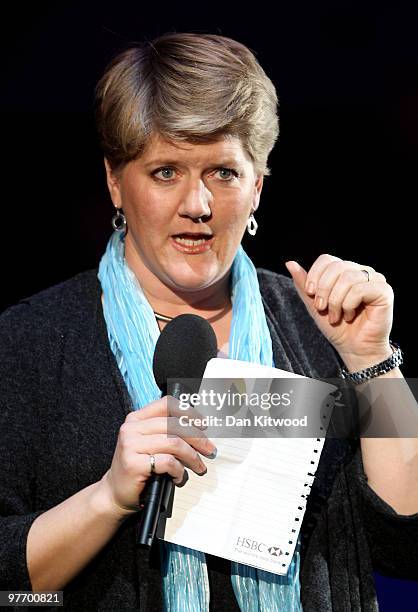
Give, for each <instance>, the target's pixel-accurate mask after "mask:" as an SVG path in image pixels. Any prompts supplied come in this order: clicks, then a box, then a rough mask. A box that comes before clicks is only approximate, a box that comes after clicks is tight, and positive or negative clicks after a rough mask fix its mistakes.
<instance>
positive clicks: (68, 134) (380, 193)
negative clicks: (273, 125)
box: [0, 0, 418, 611]
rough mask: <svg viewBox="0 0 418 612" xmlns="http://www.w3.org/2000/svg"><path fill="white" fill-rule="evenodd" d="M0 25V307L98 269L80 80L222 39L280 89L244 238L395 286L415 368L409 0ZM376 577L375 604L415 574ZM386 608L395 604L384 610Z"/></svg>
mask: <svg viewBox="0 0 418 612" xmlns="http://www.w3.org/2000/svg"><path fill="white" fill-rule="evenodd" d="M8 10H9V14H8V15H7V16H6V15H4V14H3V15H2V25H1V26H0V27H1V33H2V36H1V79H0V81H1V88H2V95H1V102H0V104H1V107H0V112H1V115H0V116H1V128H2V129H1V137H2V138H1V145H2V170H3V172H2V184H1V186H2V189H1V193H2V199H1V200H2V202H1V208H2V216H1V220H2V222H1V229H2V232H1V235H2V240H1V247H0V256H1V262H2V266H1V268H2V272H3V282H2V291H1V295H0V310H2V309H3V308H6V307H7V306H9V305H11V304H13V303H15V302H16V301H18V300H19V299H21V298H23V297H27V296H29V295H31V294H33V293H35V292H37V291H39V290H41V289H43V288H46V287H48V286H50V285H52V284H55V283H58V282H60V281H62V280H65V279H67V278H69V277H71V276H72V275H74V274H76V273H77V272H80V271H82V270H85V269H88V268H91V267H94V266H97V265H98V262H99V259H100V256H101V254H102V252H103V250H104V248H105V244H106V242H107V239H108V237H109V235H110V232H111V227H110V219H111V216H112V214H113V213H112V206H111V202H110V199H109V197H108V194H107V191H106V186H105V181H104V170H103V165H102V157H101V154H100V151H99V149H98V146H97V143H96V135H95V127H94V123H93V116H92V105H93V89H94V85H95V83H96V81H97V80H98V78H99V76H100V74H101V72H102V71H103V69H104V67H105V65H106V64H107V63H108V61H109V60H110V59H111V57H112V56H113V55H114V54H115V53H116V52H118V51H120V50H121V49H123V48H124V47H125V46H126V45H127V44H128V43H130V42H132V41H135V40H142V39H143V38H148V39H152V38H153V37H155V36H157V35H159V34H162V33H164V32H166V31H172V30H176V31H194V32H208V33H217V34H222V35H225V36H230V37H232V38H236V39H237V40H239V41H241V42H243V43H245V44H246V45H247V46H249V47H250V48H251V49H252V50H253V51H254V52H255V53H256V55H257V57H258V59H259V61H260V63H261V64H262V66H263V67H264V69H265V70H266V72H267V74H268V75H269V76H270V78H271V79H272V80H273V82H274V83H275V85H276V87H277V89H278V93H279V96H280V106H281V110H280V117H281V135H280V140H279V143H278V144H277V145H276V148H275V150H274V151H273V153H272V154H271V156H270V162H269V165H270V167H271V168H272V176H271V177H268V178H267V179H265V185H264V191H263V196H262V201H261V207H260V209H259V213H258V215H257V220H258V222H259V230H258V234H257V236H256V237H255V238H251V239H250V238H246V239H245V243H244V246H245V248H246V250H247V252H248V253H249V254H250V256H251V257H252V259H253V261H254V262H255V264H256V265H257V266H263V267H267V268H270V269H272V270H275V271H279V272H282V273H285V274H287V270H286V268H285V266H284V262H285V261H286V260H287V259H289V258H292V259H293V258H294V259H297V260H298V261H299V262H300V263H302V265H304V266H305V267H309V266H310V265H311V264H312V263H313V262H314V260H315V259H316V257H318V255H320V254H321V253H332V254H335V255H337V256H338V257H341V258H343V259H349V260H352V261H357V262H359V263H363V264H367V265H371V266H373V267H374V268H375V269H376V270H378V271H381V272H383V273H384V274H385V276H386V277H387V280H388V282H389V283H390V284H391V285H392V286H393V288H394V290H395V322H394V327H393V333H392V338H393V339H394V340H397V341H398V342H399V343H400V344H401V346H402V347H403V349H404V352H405V354H406V360H405V365H404V367H403V372H404V374H405V375H407V376H410V377H413V376H416V367H415V361H414V357H415V351H414V349H415V344H414V341H415V338H416V331H415V330H416V326H415V316H416V310H417V309H416V304H415V299H416V297H415V296H416V294H417V290H416V277H415V267H416V257H415V249H416V242H417V238H416V235H415V234H416V231H415V227H416V223H415V220H414V217H415V215H414V213H415V204H416V198H417V188H416V168H417V162H418V9H417V8H416V7H415V6H414V3H413V2H410V3H406V2H382V1H380V2H367V1H366V0H363V1H361V2H349V1H339V0H328V1H325V0H319V1H317V2H312V1H296V0H293V1H287V2H281V1H278V2H276V3H274V4H271V5H270V4H268V3H267V2H265V0H260V1H258V2H254V3H253V4H252V5H251V4H250V5H247V7H246V6H244V4H243V3H242V2H233V3H226V2H208V3H203V2H201V3H199V2H161V1H160V2H147V3H140V2H126V1H120V2H117V3H116V2H100V3H99V2H95V1H92V2H89V3H87V2H78V1H74V2H71V3H70V2H38V3H36V5H35V4H31V5H29V4H28V5H26V6H24V5H20V4H17V3H16V5H15V6H14V7H10V6H9V7H8ZM377 578H378V585H379V598H380V600H381V609H382V610H384V611H385V610H394V609H398V610H402V611H406V610H412V603H411V607H409V604H408V601H412V598H415V601H416V600H417V595H418V584H417V583H402V584H401V588H399V586H398V587H397V581H394V580H393V581H391V580H389V579H385V580H384V581H383V579H380V578H379V577H377ZM395 606H396V608H395Z"/></svg>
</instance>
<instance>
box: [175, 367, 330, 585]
mask: <svg viewBox="0 0 418 612" xmlns="http://www.w3.org/2000/svg"><path fill="white" fill-rule="evenodd" d="M218 362H221V363H218ZM232 372H233V373H232ZM233 376H235V377H236V376H242V377H244V376H248V377H257V376H259V377H260V378H261V377H263V376H265V377H267V376H271V377H280V376H281V377H290V376H295V377H297V375H294V374H291V373H289V372H283V371H282V370H277V369H275V368H266V367H265V366H258V365H256V366H255V365H253V364H248V363H244V362H236V361H233V360H223V359H213V360H211V362H209V364H208V368H207V370H206V372H205V377H206V378H217V377H218V378H226V377H233ZM315 384H317V385H321V384H322V385H325V386H328V387H331V385H327V383H323V382H320V381H315ZM326 416H327V419H328V418H329V415H326ZM325 428H326V419H324V429H325ZM212 439H213V442H214V443H215V444H216V446H217V449H218V454H217V456H216V458H215V459H213V460H210V459H204V461H205V463H206V465H207V467H208V471H207V473H206V474H205V475H204V476H197V475H196V474H194V472H192V471H191V470H188V471H189V481H188V482H187V484H186V485H185V486H184V487H182V488H176V490H175V496H174V504H173V509H172V516H171V518H169V519H168V520H167V523H166V527H165V533H164V540H167V541H169V542H173V543H176V544H179V545H182V546H187V547H189V548H194V549H196V550H201V551H203V552H206V553H210V554H212V555H216V556H219V557H224V558H226V559H230V560H231V561H237V562H239V563H245V564H246V565H251V566H253V567H257V568H260V569H263V570H266V571H269V572H273V573H276V574H281V575H284V574H286V573H287V570H288V567H289V564H290V562H291V559H292V555H293V552H294V549H295V546H296V543H297V540H298V536H299V531H300V528H301V523H302V520H303V516H304V513H305V508H306V502H307V498H308V496H309V492H310V488H311V486H312V483H313V481H314V478H315V472H316V469H317V467H318V463H319V459H320V456H321V451H322V447H323V444H324V438H323V437H317V438H292V439H283V438H281V439H277V438H245V437H244V438H216V439H215V438H212Z"/></svg>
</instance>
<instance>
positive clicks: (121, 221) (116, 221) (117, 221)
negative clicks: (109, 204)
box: [112, 206, 126, 232]
mask: <svg viewBox="0 0 418 612" xmlns="http://www.w3.org/2000/svg"><path fill="white" fill-rule="evenodd" d="M115 208H116V214H115V215H113V217H112V227H113V229H114V230H115V232H124V231H125V230H126V217H125V215H124V214H123V212H121V210H122V209H121V208H118V207H117V206H116V207H115Z"/></svg>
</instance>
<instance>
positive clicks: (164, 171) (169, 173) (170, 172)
mask: <svg viewBox="0 0 418 612" xmlns="http://www.w3.org/2000/svg"><path fill="white" fill-rule="evenodd" d="M152 174H153V176H156V177H157V178H159V179H161V180H163V181H165V180H170V179H172V178H174V168H170V167H166V168H159V169H158V170H155V172H153V173H152ZM158 174H160V176H158Z"/></svg>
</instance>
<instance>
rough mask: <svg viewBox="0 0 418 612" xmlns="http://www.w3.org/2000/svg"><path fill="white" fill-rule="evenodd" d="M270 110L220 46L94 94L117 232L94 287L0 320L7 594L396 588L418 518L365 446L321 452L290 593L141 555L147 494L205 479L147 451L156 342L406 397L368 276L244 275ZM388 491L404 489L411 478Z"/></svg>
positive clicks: (368, 594)
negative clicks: (165, 480) (171, 332)
mask: <svg viewBox="0 0 418 612" xmlns="http://www.w3.org/2000/svg"><path fill="white" fill-rule="evenodd" d="M276 109H277V97H276V92H275V89H274V86H273V84H272V83H271V81H270V80H269V79H268V77H267V76H266V75H265V73H264V71H263V70H262V68H261V67H260V65H259V64H258V62H257V61H256V59H255V57H254V55H253V54H252V53H251V52H250V51H249V50H248V49H247V48H246V47H244V46H243V45H241V44H240V43H238V42H236V41H233V40H231V39H228V38H224V37H221V36H212V35H195V34H177V33H176V34H167V35H164V36H162V37H160V38H158V39H157V40H155V41H154V42H153V43H147V44H144V45H138V46H136V47H133V48H132V49H129V50H128V51H126V52H125V53H123V54H121V55H120V56H118V57H117V58H116V59H115V60H114V61H113V62H112V64H111V65H110V66H109V68H108V69H107V71H106V73H105V74H104V76H103V78H102V79H101V81H100V83H99V85H98V88H97V120H98V128H99V134H100V139H101V144H102V147H103V152H104V156H105V167H106V175H107V182H108V187H109V191H110V195H111V198H112V202H113V204H114V206H115V208H116V209H117V210H116V212H115V217H114V218H113V225H114V228H115V232H114V234H113V236H112V237H111V239H110V241H109V244H108V247H107V250H106V253H105V254H104V256H103V258H102V260H101V263H100V267H99V270H98V271H97V270H91V271H88V272H85V273H82V274H79V275H78V276H76V277H74V278H73V279H70V280H68V281H66V282H65V283H63V284H61V285H58V286H56V287H53V288H51V289H48V290H46V291H44V292H42V293H40V294H38V295H36V296H33V297H32V298H30V299H28V300H23V301H22V302H20V303H19V304H18V305H17V306H15V307H13V308H11V309H9V310H8V311H6V312H5V313H4V314H3V315H2V317H1V338H2V345H1V351H2V353H1V357H2V359H1V360H0V361H1V363H2V366H1V367H2V368H3V376H2V380H3V381H4V389H2V404H3V405H2V410H1V417H0V418H1V419H2V421H1V427H2V431H6V436H4V435H3V437H4V440H3V444H4V446H5V448H6V453H5V457H6V459H5V461H4V462H3V465H2V467H1V472H0V500H1V501H0V503H1V506H0V508H1V513H0V514H1V530H0V532H1V535H0V538H1V540H0V561H1V567H2V569H1V570H0V572H1V573H0V586H1V588H2V589H23V590H25V589H26V590H30V589H33V590H60V589H64V607H66V608H68V609H74V610H76V609H77V610H79V609H82V610H110V609H114V608H119V609H122V610H134V609H138V608H142V609H146V610H158V609H162V608H163V607H165V608H167V609H170V610H173V611H177V610H207V609H213V610H239V609H241V610H251V611H252V610H299V609H301V607H302V606H303V609H304V610H305V611H314V610H315V611H317V610H321V611H322V610H367V611H371V610H376V609H377V604H376V599H375V591H374V585H373V576H372V565H374V566H375V567H377V568H380V569H383V570H386V571H388V572H390V573H392V574H393V575H398V576H405V577H413V572H414V566H413V564H412V565H411V561H413V560H414V559H416V555H417V553H416V547H415V544H414V543H413V539H414V537H416V536H417V534H418V516H417V515H416V514H415V515H413V512H416V510H417V509H418V504H416V506H414V507H412V506H413V505H414V504H415V503H416V500H415V499H412V501H411V499H409V501H408V500H407V501H405V499H404V497H402V495H401V493H402V491H403V489H402V491H401V490H398V489H397V488H396V487H394V486H393V483H392V487H391V490H390V491H388V487H387V482H389V477H388V473H389V475H392V474H393V469H394V467H393V465H388V466H385V469H386V470H389V472H387V471H386V472H385V474H383V475H382V474H381V473H380V471H381V468H382V465H383V463H384V459H382V453H380V455H379V453H378V452H376V449H374V448H373V447H372V445H368V446H367V445H366V444H363V442H364V441H362V448H361V451H362V453H361V452H360V448H359V447H358V445H357V446H356V445H353V444H349V443H348V442H347V443H345V442H344V441H339V440H327V442H326V445H325V447H324V450H323V453H322V456H321V461H320V464H319V467H318V471H317V478H316V481H315V484H314V486H313V488H312V492H311V495H310V496H309V501H308V505H307V511H306V514H305V519H304V523H303V525H302V530H301V549H300V551H299V548H297V549H296V551H295V554H294V557H293V560H292V563H291V566H290V569H289V573H288V575H287V576H285V577H279V576H275V575H273V574H269V573H267V572H261V571H260V572H259V571H257V570H255V569H253V568H249V567H247V566H242V565H238V564H235V563H229V562H226V561H225V560H221V559H217V558H211V557H210V556H209V555H206V556H205V555H203V554H202V553H199V552H198V551H193V550H190V549H182V548H180V547H176V546H174V545H169V544H162V545H161V547H155V548H154V549H153V551H152V555H151V558H150V559H148V557H147V555H146V554H145V553H144V551H142V550H141V549H139V548H137V547H136V537H137V533H136V529H137V524H138V510H139V504H140V500H141V495H142V492H143V490H144V487H145V484H146V482H147V480H148V479H149V477H150V474H151V473H152V472H153V471H154V472H156V473H158V474H162V473H166V472H167V473H168V474H169V475H170V476H171V477H172V478H173V479H174V482H175V483H176V484H177V485H185V486H187V484H185V481H186V470H185V467H186V468H189V469H192V470H194V471H195V472H196V473H197V474H201V475H202V477H204V474H205V471H206V467H205V462H206V461H211V460H216V459H213V457H214V455H215V452H216V448H215V444H214V443H213V441H211V440H207V439H205V438H204V437H203V435H201V436H200V438H186V439H182V438H180V437H178V438H166V436H165V435H164V432H165V431H166V419H167V417H168V416H169V415H168V412H167V402H166V399H159V395H160V394H159V390H158V388H157V387H156V385H155V381H154V380H153V376H152V367H151V363H152V355H153V350H154V346H155V342H156V340H157V338H158V335H159V332H160V330H161V329H162V328H163V327H164V325H165V324H166V322H167V320H170V319H171V318H173V317H176V316H177V315H179V314H183V313H194V314H198V315H200V316H202V317H204V318H206V319H207V320H208V321H210V323H211V325H212V327H213V329H214V331H215V334H216V338H217V343H218V348H219V349H220V350H222V351H223V352H224V353H227V355H228V356H229V357H232V358H239V359H244V360H248V361H253V362H255V363H263V364H266V365H272V364H274V365H275V366H276V367H279V368H282V369H285V370H288V371H293V372H297V373H299V374H303V375H307V376H312V377H316V376H321V377H331V376H335V375H336V374H337V373H338V368H339V366H340V365H341V364H342V363H344V364H345V366H346V367H347V368H348V370H349V371H350V372H356V371H357V370H363V369H364V368H368V367H369V366H372V365H374V364H377V363H380V362H383V361H386V362H387V368H388V369H389V370H390V371H388V373H387V374H385V376H387V377H390V376H398V377H399V376H401V374H400V371H399V369H398V368H397V367H395V366H396V363H397V362H396V361H394V358H393V355H395V353H393V350H392V347H391V345H390V343H389V332H390V328H391V321H392V305H393V296H392V291H391V288H390V287H389V285H387V283H386V281H385V279H384V277H383V276H382V275H381V274H378V273H376V272H374V271H373V270H372V268H370V267H367V266H366V267H365V266H362V265H359V264H356V263H353V262H346V261H342V260H340V259H338V258H337V257H333V256H330V255H322V256H321V257H319V258H318V260H317V261H316V262H315V263H314V265H313V266H312V267H311V269H310V270H309V271H308V272H306V271H304V270H303V269H302V268H300V267H299V266H298V264H297V263H296V262H288V269H289V271H290V272H291V274H292V277H293V281H292V280H291V279H288V278H286V277H284V276H281V275H278V274H275V273H273V272H268V271H265V270H258V271H257V272H256V271H255V269H254V267H253V265H252V263H251V261H250V260H249V259H248V257H247V256H246V255H245V253H244V251H243V250H242V248H241V247H240V242H241V239H242V236H243V234H244V231H245V230H246V228H247V229H248V231H249V233H250V234H254V233H255V231H256V229H257V223H256V221H255V217H254V213H255V212H256V210H257V208H258V205H259V201H260V194H261V190H262V185H263V177H264V176H266V175H268V174H269V169H268V166H267V159H268V155H269V153H270V151H271V149H272V147H273V145H274V142H275V140H276V138H277V135H278V123H277V115H276ZM321 300H322V301H321ZM396 354H398V353H396ZM365 453H366V454H365ZM394 453H396V451H394ZM211 457H212V459H211ZM362 458H363V459H365V458H366V460H367V468H368V472H367V475H368V476H369V478H370V477H371V478H372V480H373V483H374V486H375V488H374V490H373V489H372V488H371V487H370V486H369V485H368V484H367V482H366V476H365V473H364V471H363V463H362ZM391 458H392V460H394V461H395V464H394V465H395V466H396V469H398V470H399V469H400V468H402V465H401V462H400V459H399V458H398V457H397V456H396V454H392V456H391ZM365 465H366V462H365ZM398 473H399V472H398ZM402 477H403V479H404V481H403V482H404V485H405V487H406V485H410V484H411V483H412V482H413V478H414V475H413V474H412V473H408V474H407V473H406V471H404V472H402ZM408 478H409V480H408ZM380 491H381V492H383V493H384V495H383V494H382V496H381V497H380V496H379V492H380ZM408 503H409V504H410V505H409V506H408ZM389 504H391V505H392V507H391V505H389ZM394 508H395V509H399V514H398V513H397V512H396V510H395V509H394ZM382 542H383V543H384V544H383V545H382ZM400 551H402V553H403V556H400ZM415 571H416V570H415Z"/></svg>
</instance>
